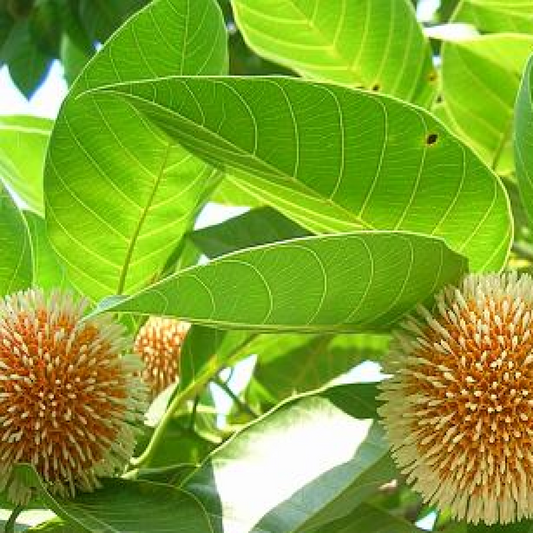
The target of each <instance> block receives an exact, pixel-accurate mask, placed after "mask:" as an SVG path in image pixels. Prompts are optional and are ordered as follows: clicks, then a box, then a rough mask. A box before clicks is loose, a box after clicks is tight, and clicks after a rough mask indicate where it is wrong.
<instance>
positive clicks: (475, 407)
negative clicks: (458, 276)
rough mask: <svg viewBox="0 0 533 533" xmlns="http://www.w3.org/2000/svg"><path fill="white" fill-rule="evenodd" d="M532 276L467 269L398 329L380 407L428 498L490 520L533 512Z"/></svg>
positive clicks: (401, 458)
mask: <svg viewBox="0 0 533 533" xmlns="http://www.w3.org/2000/svg"><path fill="white" fill-rule="evenodd" d="M532 313H533V279H532V278H531V277H530V276H529V275H522V276H520V277H518V276H517V275H516V274H502V275H496V274H491V275H469V276H467V277H466V278H465V279H464V280H463V282H462V284H461V286H460V287H459V288H447V289H445V290H444V291H443V292H442V293H440V294H439V295H438V296H437V297H436V307H435V311H434V312H433V313H430V312H429V311H427V310H426V309H424V308H419V310H418V312H417V313H415V314H413V315H411V316H409V317H407V318H406V319H405V320H404V321H403V323H402V324H401V326H400V328H399V329H398V330H397V331H396V332H395V333H394V335H393V338H394V340H393V343H392V346H391V354H390V357H389V358H388V364H386V367H385V368H386V371H387V372H390V373H391V374H392V378H391V379H388V380H386V381H384V382H383V383H382V385H381V387H382V394H381V397H380V399H381V400H383V402H384V404H383V405H382V407H381V408H380V414H381V416H382V418H383V423H384V425H385V428H386V430H387V434H388V438H389V441H390V442H391V445H392V455H393V457H394V458H395V460H396V462H397V464H398V466H399V467H400V468H401V469H402V471H403V472H404V473H405V474H407V475H408V478H407V480H408V482H410V483H412V484H413V487H414V489H415V490H417V491H419V492H420V493H421V494H422V496H423V497H424V499H425V501H426V502H429V503H431V504H434V505H436V506H437V507H438V508H440V509H444V508H449V510H450V511H451V514H452V516H453V517H454V518H456V519H466V520H467V521H469V522H473V523H478V522H479V521H482V522H485V523H486V524H489V525H490V524H494V523H497V522H498V523H502V524H505V523H508V522H513V521H515V520H520V519H522V518H525V517H531V516H533V446H532V445H533V335H532V319H533V316H532Z"/></svg>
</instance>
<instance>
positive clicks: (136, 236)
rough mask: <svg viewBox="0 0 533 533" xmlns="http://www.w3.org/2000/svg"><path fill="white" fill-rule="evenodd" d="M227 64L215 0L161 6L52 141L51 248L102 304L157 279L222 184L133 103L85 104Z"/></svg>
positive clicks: (107, 54) (77, 102) (94, 81)
mask: <svg viewBox="0 0 533 533" xmlns="http://www.w3.org/2000/svg"><path fill="white" fill-rule="evenodd" d="M190 28H196V29H195V31H190ZM226 64H227V50H226V31H225V26H224V21H223V18H222V15H221V13H220V10H219V8H218V6H217V5H216V3H215V2H214V0H159V1H157V2H154V3H153V4H151V5H149V6H148V7H147V8H146V9H144V10H142V11H141V12H140V13H139V14H137V15H136V16H134V17H133V18H132V19H131V20H130V21H129V22H128V23H127V24H126V25H124V26H123V27H122V28H121V29H120V30H119V31H118V32H117V33H116V34H115V35H114V36H113V37H112V38H111V39H110V40H109V41H108V42H107V43H106V45H105V46H104V47H103V48H102V50H101V51H100V52H99V53H98V54H97V55H96V56H95V58H94V59H93V60H92V61H90V62H89V63H88V65H87V67H86V68H85V69H84V71H83V73H82V74H81V76H80V77H79V78H78V80H77V82H76V83H75V85H74V86H73V88H72V90H71V92H70V94H69V96H68V98H67V101H66V103H65V105H64V106H63V108H62V111H61V113H60V115H59V117H58V120H57V122H56V125H55V128H54V130H53V134H52V138H51V140H50V150H49V154H48V158H47V163H46V168H45V201H46V216H47V220H48V230H49V235H50V239H51V242H52V244H53V246H54V248H55V249H56V250H57V252H58V254H59V255H60V256H61V258H62V261H63V262H64V263H65V266H66V268H67V273H68V276H69V278H70V279H71V281H72V282H73V283H74V284H75V286H76V287H77V288H78V289H80V292H83V293H85V294H86V295H87V296H89V297H91V298H94V299H96V298H99V297H102V296H104V295H106V294H110V293H117V292H118V293H120V292H122V291H124V290H125V291H132V290H136V289H139V288H140V287H142V286H144V285H146V284H147V282H148V281H150V280H153V279H154V278H155V277H157V275H158V274H159V273H160V272H161V270H162V269H163V267H164V265H165V262H166V261H167V259H168V257H169V255H170V254H171V252H172V251H173V250H174V249H175V248H176V246H177V244H178V243H179V241H180V239H181V237H182V236H183V234H184V232H185V231H186V230H187V229H189V227H190V225H191V223H192V220H193V218H194V216H195V214H196V212H197V210H198V209H199V207H200V206H201V205H202V203H203V201H204V198H205V196H206V194H207V193H208V192H210V190H211V188H212V187H213V186H214V184H215V183H216V182H217V179H218V178H217V176H216V172H214V171H213V169H212V168H210V167H208V166H207V165H205V164H204V163H203V162H201V161H199V160H197V159H195V158H194V157H192V156H191V154H190V153H188V152H187V151H186V150H184V149H183V148H182V147H180V146H179V145H178V143H176V142H175V140H173V139H171V138H170V137H169V136H168V135H166V134H165V133H164V132H163V131H161V129H160V128H158V127H157V126H155V125H154V124H151V123H149V122H148V121H147V120H146V119H145V118H144V117H142V116H140V115H139V113H138V112H137V111H136V110H135V109H134V108H133V107H132V106H131V105H130V104H129V103H128V102H126V101H123V102H115V104H114V105H112V106H110V107H108V106H101V105H100V104H99V103H98V102H97V101H96V100H95V99H93V98H92V97H90V96H88V97H86V98H80V97H81V95H83V94H86V93H87V92H88V91H90V90H92V89H95V88H97V87H101V86H105V85H108V84H112V83H115V82H118V81H125V80H128V81H137V80H142V79H147V78H149V79H152V78H154V77H165V76H169V75H175V74H208V73H210V74H220V73H223V72H225V69H226Z"/></svg>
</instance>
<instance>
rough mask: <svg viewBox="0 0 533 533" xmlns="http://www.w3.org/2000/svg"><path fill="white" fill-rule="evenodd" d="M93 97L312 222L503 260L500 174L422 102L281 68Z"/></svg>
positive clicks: (486, 263) (475, 265) (497, 264)
mask: <svg viewBox="0 0 533 533" xmlns="http://www.w3.org/2000/svg"><path fill="white" fill-rule="evenodd" d="M109 93H110V94H109ZM113 95H117V96H118V97H117V96H113ZM91 97H94V98H96V100H97V101H99V102H101V105H102V106H106V105H107V106H113V105H115V104H118V103H119V102H120V100H125V101H128V102H130V103H131V104H132V105H134V106H135V107H136V108H137V109H138V110H139V111H141V112H142V113H144V114H145V116H146V117H148V118H149V119H150V120H151V121H153V122H154V123H156V124H157V125H158V126H159V127H161V128H163V129H165V131H166V132H168V134H169V135H171V136H172V137H173V138H174V139H177V140H179V142H181V143H182V145H183V146H185V147H186V148H188V149H189V150H191V151H192V152H193V153H195V154H197V155H199V156H201V157H203V158H204V159H205V160H206V161H208V162H211V163H212V164H214V165H218V166H224V168H225V169H226V171H227V172H228V173H230V174H233V175H236V176H237V177H239V179H240V181H241V183H246V184H247V185H248V186H249V187H250V188H252V189H256V190H257V191H258V192H257V194H260V195H262V196H263V197H264V198H265V200H267V201H268V202H269V203H272V204H274V205H275V206H276V208H279V210H280V211H282V212H283V213H284V214H286V215H288V216H289V217H290V218H295V217H293V215H292V213H293V211H294V212H296V213H299V216H298V218H296V220H297V222H298V223H299V224H303V225H305V226H306V227H310V226H313V228H311V229H314V227H315V226H316V220H317V219H320V218H321V217H322V223H324V224H325V223H327V221H329V222H330V224H331V227H330V231H338V230H339V224H342V225H344V231H347V230H348V228H346V226H349V225H351V228H349V229H351V230H353V229H355V228H356V227H359V228H362V227H364V228H367V229H369V228H370V229H384V230H392V229H394V230H407V231H416V232H420V233H427V234H432V235H437V236H440V237H444V238H445V239H446V241H447V243H448V244H449V245H450V246H451V248H453V249H454V250H455V251H457V252H459V253H462V254H464V255H465V256H466V257H468V259H469V260H470V265H471V268H472V270H474V271H480V270H481V271H482V270H489V271H491V270H492V271H493V270H498V269H500V268H501V267H502V266H503V265H504V263H505V260H506V257H507V252H508V248H509V244H510V238H511V235H512V221H511V214H510V210H509V204H508V198H507V196H506V193H505V190H504V188H503V186H502V184H501V183H500V181H499V179H498V178H497V177H496V176H495V175H494V174H493V173H492V172H491V171H490V170H489V169H488V168H487V167H486V166H484V165H483V164H482V163H481V162H480V161H479V159H478V158H477V157H476V156H475V155H474V154H473V153H472V152H471V151H470V150H469V149H468V148H467V147H466V146H465V145H464V144H462V143H461V142H460V141H458V140H457V139H456V137H455V136H453V135H451V134H450V133H449V131H448V130H447V129H445V128H444V127H443V126H442V124H441V123H440V122H438V121H437V120H435V119H434V117H433V116H431V115H430V114H428V113H426V112H424V111H423V110H421V109H420V108H418V107H414V106H411V105H409V104H406V103H404V102H400V101H398V100H396V99H392V98H388V97H384V96H378V95H373V94H370V93H367V92H364V91H356V90H352V89H349V88H346V87H342V86H339V85H327V84H318V83H311V82H306V81H301V80H297V79H290V78H276V77H271V78H260V77H256V78H235V77H233V78H221V77H219V78H209V77H207V78H202V79H199V78H194V77H176V78H171V79H166V80H159V81H156V82H145V83H136V84H129V83H124V84H120V85H115V86H113V87H108V88H105V89H102V90H101V91H99V94H98V92H95V93H92V95H91ZM85 98H89V96H87V97H85ZM113 102H115V104H113ZM265 103H268V104H267V105H265ZM269 195H270V196H269ZM302 197H303V198H306V199H309V201H310V202H311V203H309V202H308V203H306V204H304V203H303V202H302ZM302 212H305V215H306V216H305V220H308V221H310V223H309V224H304V222H305V220H304V217H303V216H302Z"/></svg>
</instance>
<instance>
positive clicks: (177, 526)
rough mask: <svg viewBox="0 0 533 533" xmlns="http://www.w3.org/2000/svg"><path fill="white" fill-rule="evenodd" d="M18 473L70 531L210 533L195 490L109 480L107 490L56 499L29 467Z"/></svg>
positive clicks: (22, 465)
mask: <svg viewBox="0 0 533 533" xmlns="http://www.w3.org/2000/svg"><path fill="white" fill-rule="evenodd" d="M15 468H16V475H17V476H20V477H21V478H23V479H25V482H26V483H27V484H28V485H29V486H32V487H35V489H36V490H37V491H38V493H39V494H40V496H42V498H43V499H44V501H45V502H46V503H47V504H48V506H49V507H50V509H52V510H53V511H54V512H55V513H56V514H57V515H58V516H60V517H61V518H62V519H63V520H65V521H66V522H67V523H68V524H70V526H71V528H72V529H71V531H72V530H74V531H76V532H78V531H79V532H89V533H94V532H95V531H98V532H99V533H135V532H138V533H146V532H147V531H150V533H163V532H164V533H209V532H210V531H212V530H211V527H210V525H209V521H208V519H207V515H206V512H205V510H204V509H203V507H202V505H201V504H200V503H199V502H198V501H197V500H196V498H194V497H193V496H192V495H191V494H188V493H187V492H185V491H182V490H178V489H176V488H174V487H171V486H169V485H163V484H159V483H150V482H148V481H129V480H125V479H106V480H104V481H103V488H102V489H100V490H97V491H95V492H92V493H85V494H84V493H81V494H79V495H78V496H77V497H76V498H75V499H72V500H68V499H60V498H54V497H52V496H51V495H50V494H49V493H48V492H47V491H46V488H45V487H44V485H43V483H42V482H41V481H40V479H39V476H38V475H37V473H36V471H35V470H34V469H33V467H32V466H30V465H25V464H20V465H17V466H16V467H15Z"/></svg>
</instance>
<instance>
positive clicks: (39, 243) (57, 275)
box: [24, 211, 69, 289]
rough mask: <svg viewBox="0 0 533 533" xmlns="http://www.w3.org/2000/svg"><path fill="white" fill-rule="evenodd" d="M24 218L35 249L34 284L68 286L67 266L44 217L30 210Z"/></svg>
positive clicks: (45, 286)
mask: <svg viewBox="0 0 533 533" xmlns="http://www.w3.org/2000/svg"><path fill="white" fill-rule="evenodd" d="M24 218H25V219H26V223H27V224H28V229H29V232H30V238H31V245H32V251H33V254H32V257H33V284H34V285H37V286H38V287H42V288H43V289H53V288H54V287H64V288H65V287H68V286H69V284H68V281H67V279H66V274H65V268H64V266H63V265H62V264H61V263H60V261H59V258H58V257H57V254H56V253H55V251H54V249H53V248H52V246H51V244H50V240H49V239H48V233H47V231H46V222H45V220H44V218H41V217H40V216H39V215H36V214H35V213H31V212H29V211H26V212H25V213H24Z"/></svg>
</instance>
